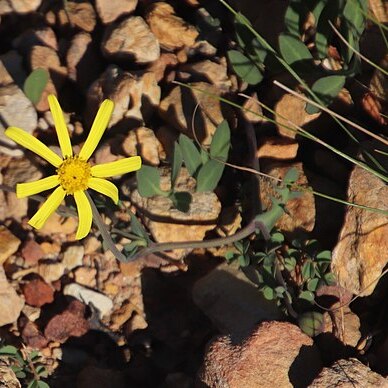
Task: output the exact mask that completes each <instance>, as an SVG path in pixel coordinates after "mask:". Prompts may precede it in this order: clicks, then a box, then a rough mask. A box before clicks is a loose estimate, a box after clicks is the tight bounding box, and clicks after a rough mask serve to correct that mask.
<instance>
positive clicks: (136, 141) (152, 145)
mask: <svg viewBox="0 0 388 388" xmlns="http://www.w3.org/2000/svg"><path fill="white" fill-rule="evenodd" d="M161 147H162V145H161V144H160V142H159V140H158V139H157V137H156V136H155V133H154V131H153V130H152V129H149V128H146V127H140V128H136V129H135V130H133V131H131V132H129V134H128V136H127V137H126V138H125V139H124V141H123V150H124V152H125V155H127V156H136V155H140V156H141V158H142V160H143V161H144V162H145V163H146V164H149V165H151V166H159V164H160V159H159V152H160V149H161Z"/></svg>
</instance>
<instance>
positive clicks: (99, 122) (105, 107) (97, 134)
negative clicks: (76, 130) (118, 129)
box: [79, 100, 114, 160]
mask: <svg viewBox="0 0 388 388" xmlns="http://www.w3.org/2000/svg"><path fill="white" fill-rule="evenodd" d="M113 108H114V104H113V101H111V100H105V101H104V102H103V103H102V104H101V106H100V109H99V110H98V112H97V116H96V118H95V119H94V122H93V125H92V128H91V130H90V132H89V135H88V138H87V139H86V141H85V144H84V145H83V147H82V149H81V152H80V153H79V157H80V158H81V159H83V160H88V159H89V158H90V156H91V155H92V153H93V152H94V150H95V149H96V147H97V145H98V143H99V141H100V139H101V137H102V135H103V134H104V132H105V129H106V127H107V126H108V124H109V120H110V117H111V116H112V112H113Z"/></svg>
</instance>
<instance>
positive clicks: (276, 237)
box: [271, 232, 284, 244]
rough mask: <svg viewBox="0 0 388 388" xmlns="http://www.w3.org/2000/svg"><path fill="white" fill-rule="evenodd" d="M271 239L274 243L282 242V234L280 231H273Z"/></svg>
mask: <svg viewBox="0 0 388 388" xmlns="http://www.w3.org/2000/svg"><path fill="white" fill-rule="evenodd" d="M271 241H272V242H274V243H276V244H281V243H282V242H284V235H283V234H282V233H280V232H275V233H272V234H271Z"/></svg>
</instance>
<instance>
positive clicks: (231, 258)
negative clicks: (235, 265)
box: [224, 251, 236, 261]
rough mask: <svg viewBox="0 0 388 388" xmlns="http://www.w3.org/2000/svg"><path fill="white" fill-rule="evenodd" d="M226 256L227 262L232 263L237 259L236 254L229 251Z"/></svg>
mask: <svg viewBox="0 0 388 388" xmlns="http://www.w3.org/2000/svg"><path fill="white" fill-rule="evenodd" d="M224 256H225V259H226V261H232V260H234V259H235V256H236V254H235V253H234V252H232V251H228V252H226V253H225V255H224Z"/></svg>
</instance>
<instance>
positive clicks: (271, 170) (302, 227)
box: [260, 162, 315, 238]
mask: <svg viewBox="0 0 388 388" xmlns="http://www.w3.org/2000/svg"><path fill="white" fill-rule="evenodd" d="M292 167H295V168H296V169H297V170H298V173H299V177H298V180H297V181H296V183H297V184H298V185H300V186H305V185H308V180H307V178H306V176H305V174H304V172H303V166H302V163H299V162H298V163H290V164H286V163H281V162H277V163H276V162H271V163H268V165H267V166H265V165H264V166H263V169H262V170H263V172H264V173H266V174H269V175H271V176H273V177H275V178H280V179H283V178H284V176H285V174H286V173H287V171H288V170H289V169H290V168H292ZM260 195H261V200H262V203H263V206H264V208H266V207H268V206H270V204H271V202H270V197H271V196H274V197H276V196H277V194H276V193H275V191H274V182H273V181H272V180H271V181H269V180H268V179H262V180H261V181H260ZM286 208H287V210H288V212H289V214H287V213H285V214H283V215H282V216H281V218H280V219H279V220H278V222H277V223H276V227H277V228H278V229H280V230H281V231H283V232H286V233H289V234H290V235H292V237H293V238H296V237H298V236H299V234H300V233H303V232H311V231H312V230H313V228H314V225H315V201H314V195H313V194H312V193H310V192H308V191H305V192H303V193H302V194H301V195H300V196H299V197H298V198H294V199H292V200H290V201H288V202H287V204H286Z"/></svg>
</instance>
